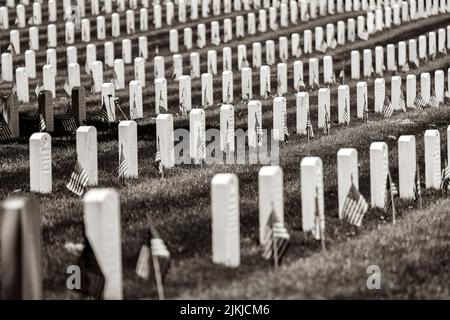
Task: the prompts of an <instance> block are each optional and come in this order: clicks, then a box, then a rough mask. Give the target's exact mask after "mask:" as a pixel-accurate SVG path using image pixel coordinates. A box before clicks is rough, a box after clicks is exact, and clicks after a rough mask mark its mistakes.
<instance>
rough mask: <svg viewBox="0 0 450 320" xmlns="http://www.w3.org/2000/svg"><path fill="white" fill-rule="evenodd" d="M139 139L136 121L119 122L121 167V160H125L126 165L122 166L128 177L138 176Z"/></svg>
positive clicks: (125, 175)
mask: <svg viewBox="0 0 450 320" xmlns="http://www.w3.org/2000/svg"><path fill="white" fill-rule="evenodd" d="M137 139H138V138H137V124H136V122H134V121H120V123H119V168H120V166H121V162H120V161H125V163H126V166H122V167H123V170H124V177H126V178H137V176H138V148H137ZM122 157H123V158H122ZM119 170H120V169H119Z"/></svg>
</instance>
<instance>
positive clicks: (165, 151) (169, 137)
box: [156, 114, 175, 169]
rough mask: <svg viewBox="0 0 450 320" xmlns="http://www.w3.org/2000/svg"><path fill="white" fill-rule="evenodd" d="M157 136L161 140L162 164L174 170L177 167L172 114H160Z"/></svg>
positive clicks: (157, 119)
mask: <svg viewBox="0 0 450 320" xmlns="http://www.w3.org/2000/svg"><path fill="white" fill-rule="evenodd" d="M156 136H157V139H159V148H160V152H161V163H162V165H163V166H164V168H168V169H170V168H172V167H173V166H174V165H175V153H174V136H173V116H172V115H171V114H159V115H158V116H157V117H156Z"/></svg>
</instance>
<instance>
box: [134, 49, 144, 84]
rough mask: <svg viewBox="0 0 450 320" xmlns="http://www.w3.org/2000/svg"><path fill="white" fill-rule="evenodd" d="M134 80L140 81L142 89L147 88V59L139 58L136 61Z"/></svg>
mask: <svg viewBox="0 0 450 320" xmlns="http://www.w3.org/2000/svg"><path fill="white" fill-rule="evenodd" d="M134 80H138V81H139V83H140V84H141V87H142V88H145V59H144V58H142V57H137V58H135V59H134Z"/></svg>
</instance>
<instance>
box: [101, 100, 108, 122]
mask: <svg viewBox="0 0 450 320" xmlns="http://www.w3.org/2000/svg"><path fill="white" fill-rule="evenodd" d="M100 119H101V120H102V122H108V123H109V117H108V111H107V110H106V102H105V98H104V97H103V98H102V107H101V109H100Z"/></svg>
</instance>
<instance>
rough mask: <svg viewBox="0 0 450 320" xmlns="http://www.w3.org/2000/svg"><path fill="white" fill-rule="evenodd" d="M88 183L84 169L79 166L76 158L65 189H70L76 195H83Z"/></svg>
mask: <svg viewBox="0 0 450 320" xmlns="http://www.w3.org/2000/svg"><path fill="white" fill-rule="evenodd" d="M88 183H89V177H88V175H87V173H86V171H85V170H84V169H83V167H82V166H81V163H80V162H79V161H78V160H77V161H76V162H75V166H74V168H73V171H72V174H71V175H70V180H69V183H68V184H67V189H69V190H70V191H72V192H73V193H75V194H76V195H78V196H81V195H83V193H84V191H85V190H86V187H87V185H88Z"/></svg>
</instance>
